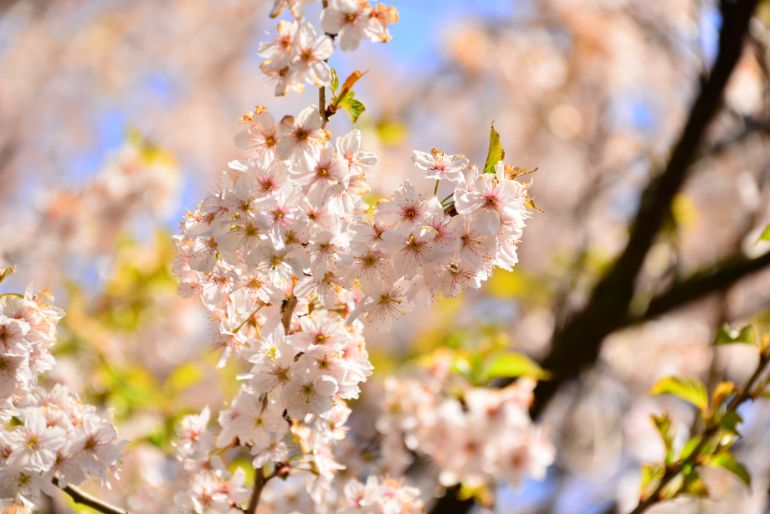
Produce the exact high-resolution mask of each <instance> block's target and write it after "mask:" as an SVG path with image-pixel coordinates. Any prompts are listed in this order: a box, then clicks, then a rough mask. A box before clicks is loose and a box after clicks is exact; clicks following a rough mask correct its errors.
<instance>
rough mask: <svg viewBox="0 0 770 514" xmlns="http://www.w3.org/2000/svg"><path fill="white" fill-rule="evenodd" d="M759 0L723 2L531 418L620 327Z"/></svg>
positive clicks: (566, 331) (557, 336)
mask: <svg viewBox="0 0 770 514" xmlns="http://www.w3.org/2000/svg"><path fill="white" fill-rule="evenodd" d="M757 3H758V0H743V1H737V2H734V3H730V4H728V3H723V4H722V28H721V30H720V37H719V50H718V54H717V58H716V61H715V63H714V66H713V68H712V71H711V73H710V74H709V76H708V78H706V79H705V80H703V81H702V84H701V88H700V91H699V93H698V95H697V97H696V99H695V102H694V103H693V106H692V109H691V110H690V115H689V117H688V119H687V122H686V124H685V126H684V129H683V130H682V133H681V135H680V136H679V139H678V140H677V142H676V144H675V145H674V147H673V150H672V152H671V156H670V158H669V160H668V163H667V164H666V166H665V168H664V169H663V171H662V172H661V173H660V174H658V175H657V176H656V177H655V178H654V179H652V181H651V182H650V183H649V184H648V186H647V187H646V188H645V190H644V192H643V193H642V197H641V201H640V205H639V209H638V211H637V213H636V217H635V218H634V221H633V223H632V228H631V234H630V236H629V239H628V243H627V244H626V247H625V249H624V250H623V252H622V253H621V255H620V256H619V257H618V259H617V260H616V261H615V263H614V265H613V266H612V267H611V269H610V270H609V271H608V272H607V274H606V275H605V276H604V277H602V278H601V279H600V280H599V282H598V283H597V285H596V286H595V288H594V290H593V292H592V294H591V297H590V299H589V301H588V303H587V304H586V306H585V307H584V308H583V309H582V310H581V311H580V312H578V313H576V314H575V315H573V316H572V318H571V319H569V320H568V321H567V322H566V323H565V324H564V325H563V326H562V327H560V328H558V329H557V330H556V331H555V333H554V337H553V344H552V349H551V352H550V353H549V355H548V356H547V357H546V358H545V359H544V361H543V366H544V367H545V369H548V370H549V371H550V372H551V374H552V377H553V379H552V380H550V381H547V382H541V383H540V384H538V386H537V389H536V390H535V401H534V403H533V406H532V415H533V416H538V415H539V414H541V413H542V412H543V410H544V408H545V406H546V405H547V404H548V402H549V401H550V400H551V398H553V396H554V395H555V394H556V392H557V391H558V390H559V388H560V387H561V386H562V384H564V383H565V382H567V381H569V380H571V379H573V378H575V377H577V376H578V375H579V374H580V373H581V371H583V370H584V369H586V368H588V367H590V366H591V365H592V364H594V363H595V362H596V359H597V358H598V356H599V349H600V347H601V343H602V340H603V339H604V337H605V336H607V335H608V334H610V333H611V332H613V331H614V330H616V329H617V328H619V327H620V326H622V325H623V322H624V321H625V320H626V319H627V318H628V308H629V305H630V303H631V299H632V297H633V295H634V290H635V284H636V280H637V277H638V275H639V272H640V270H641V268H642V265H643V263H644V260H645V258H646V256H647V253H648V252H649V250H650V248H651V247H652V245H653V243H654V241H655V237H656V235H657V234H658V232H659V231H660V229H661V227H662V226H663V223H664V221H665V219H666V216H667V215H668V213H669V212H670V210H671V204H672V202H673V200H674V197H675V196H676V194H677V192H678V191H679V190H680V189H681V187H682V185H683V184H684V181H685V179H686V178H687V175H688V171H689V170H690V168H691V165H692V163H693V162H694V161H695V159H696V158H697V157H698V150H699V149H700V146H701V143H702V141H703V138H704V135H705V133H706V129H707V128H708V126H709V124H710V123H711V120H712V119H713V118H714V116H715V115H716V113H717V112H718V110H719V108H720V105H721V101H722V95H723V92H724V89H725V87H726V85H727V81H728V79H729V78H730V75H731V74H732V72H733V70H734V68H735V65H736V64H737V62H738V59H739V58H740V56H741V50H742V48H743V40H744V38H745V35H746V32H747V30H748V25H749V20H750V19H751V15H752V13H753V12H754V9H755V8H756V5H757Z"/></svg>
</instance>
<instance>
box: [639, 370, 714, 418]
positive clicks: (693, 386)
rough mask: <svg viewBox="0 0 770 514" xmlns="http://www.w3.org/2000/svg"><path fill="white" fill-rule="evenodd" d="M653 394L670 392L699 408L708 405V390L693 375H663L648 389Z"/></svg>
mask: <svg viewBox="0 0 770 514" xmlns="http://www.w3.org/2000/svg"><path fill="white" fill-rule="evenodd" d="M650 393H651V394H653V395H656V396H657V395H660V394H672V395H674V396H677V397H679V398H681V399H683V400H685V401H687V402H690V403H692V404H693V405H695V406H696V407H698V408H699V409H700V410H706V407H708V392H707V391H706V386H704V385H703V382H701V381H700V380H698V379H697V378H693V377H673V376H670V377H665V378H662V379H660V380H659V381H658V382H657V383H656V384H655V385H654V386H652V390H651V391H650Z"/></svg>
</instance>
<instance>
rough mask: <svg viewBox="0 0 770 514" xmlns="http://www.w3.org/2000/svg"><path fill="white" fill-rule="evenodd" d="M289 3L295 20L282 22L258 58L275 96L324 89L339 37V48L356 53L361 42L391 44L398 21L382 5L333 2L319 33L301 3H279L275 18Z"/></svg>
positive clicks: (346, 0) (351, 0)
mask: <svg viewBox="0 0 770 514" xmlns="http://www.w3.org/2000/svg"><path fill="white" fill-rule="evenodd" d="M286 4H289V6H290V8H291V12H292V14H293V15H294V17H295V18H296V19H295V20H294V21H286V20H281V21H280V22H278V28H277V34H276V36H275V38H274V39H273V40H271V41H268V42H263V43H261V44H260V48H259V50H260V51H259V55H260V57H262V58H263V59H265V60H264V61H263V62H262V64H261V65H260V69H261V70H262V72H263V73H264V74H265V75H267V76H268V77H270V78H271V80H273V81H275V94H276V96H283V95H284V94H286V91H287V90H292V91H298V92H299V91H302V90H304V87H305V84H306V83H308V84H312V85H313V86H316V87H321V86H325V85H327V84H329V81H330V79H331V77H332V73H331V68H330V67H329V65H328V64H327V61H328V59H329V57H331V55H332V52H333V51H334V43H333V39H332V38H335V37H338V39H339V45H340V49H342V50H355V49H356V48H358V45H359V43H360V42H361V39H363V38H368V39H370V40H372V41H379V42H383V43H385V42H387V41H390V37H391V36H390V32H389V30H388V26H389V25H390V24H391V23H395V22H396V21H398V11H397V10H396V9H395V8H394V7H388V6H385V5H383V4H378V5H376V6H375V7H372V6H371V4H370V3H369V2H368V0H331V1H330V2H329V5H328V7H326V8H324V10H323V12H322V13H321V27H322V28H323V30H324V32H325V33H326V34H319V33H318V32H317V31H316V29H315V27H314V26H313V25H312V24H310V23H309V22H307V21H305V20H304V19H302V12H303V9H302V6H303V0H288V1H287V0H284V1H282V2H276V5H275V7H274V9H273V12H274V13H280V11H281V10H283V8H284V7H285V6H286Z"/></svg>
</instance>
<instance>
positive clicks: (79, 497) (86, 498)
mask: <svg viewBox="0 0 770 514" xmlns="http://www.w3.org/2000/svg"><path fill="white" fill-rule="evenodd" d="M53 484H54V485H55V486H57V487H59V489H61V490H62V491H64V492H65V493H67V494H68V495H69V497H70V498H72V501H74V502H75V503H78V504H80V505H85V506H86V507H90V508H92V509H94V510H95V511H98V512H102V513H104V514H129V513H128V511H127V510H124V509H121V508H119V507H115V506H113V505H110V504H109V503H106V502H104V501H102V500H100V499H98V498H96V497H94V496H91V495H90V494H88V493H86V492H85V491H82V490H81V489H79V488H77V487H75V486H72V485H67V486H64V487H60V486H59V479H57V478H54V479H53Z"/></svg>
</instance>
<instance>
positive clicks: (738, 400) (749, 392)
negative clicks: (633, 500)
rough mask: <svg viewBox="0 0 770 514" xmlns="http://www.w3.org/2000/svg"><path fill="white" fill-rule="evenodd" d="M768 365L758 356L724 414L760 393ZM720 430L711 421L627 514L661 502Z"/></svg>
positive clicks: (766, 359)
mask: <svg viewBox="0 0 770 514" xmlns="http://www.w3.org/2000/svg"><path fill="white" fill-rule="evenodd" d="M768 363H770V355H767V354H765V353H763V354H762V355H760V358H759V363H758V364H757V367H756V369H755V370H754V373H752V375H751V377H750V378H749V380H748V381H747V382H746V384H745V385H744V386H743V387H742V388H741V390H740V391H739V392H738V394H736V395H735V396H734V397H733V398H732V399H731V400H730V402H729V403H728V404H727V408H726V412H735V411H736V410H737V409H738V407H740V406H741V405H742V404H743V403H745V402H747V401H748V400H751V399H753V398H754V397H755V396H756V394H757V393H758V392H761V391H762V388H761V387H760V388H757V391H755V390H754V389H755V387H754V386H755V384H756V383H757V381H758V380H759V377H760V376H762V374H763V373H764V371H765V370H766V369H767V365H768ZM720 428H721V427H720V425H719V423H718V422H715V421H714V420H713V419H712V420H711V421H710V422H709V423H708V424H707V426H706V427H705V428H704V430H703V433H702V435H701V439H700V442H699V443H698V445H697V446H696V447H695V448H694V449H693V450H692V452H690V454H689V455H688V456H687V457H685V458H684V459H681V460H679V461H677V462H674V463H673V464H669V465H667V466H666V471H665V472H664V474H663V477H661V479H660V482H659V483H658V485H657V486H656V487H655V490H654V491H653V492H652V493H650V495H649V496H647V497H646V498H644V499H642V500H640V501H639V504H638V505H637V506H636V507H635V508H634V510H632V511H631V512H630V513H629V514H642V513H643V512H645V511H646V510H647V509H649V508H650V507H652V506H653V505H655V504H657V503H659V502H661V501H663V500H664V499H665V498H663V492H664V490H665V488H666V486H668V484H669V483H671V481H672V480H674V479H675V478H676V477H677V476H678V475H679V473H681V472H682V470H683V469H684V468H685V467H686V466H694V465H696V464H697V462H698V460H699V458H700V452H701V451H702V450H703V449H704V448H705V447H706V446H707V445H708V443H709V441H711V440H712V439H713V438H714V437H715V436H717V435H718V434H719V430H720Z"/></svg>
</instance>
